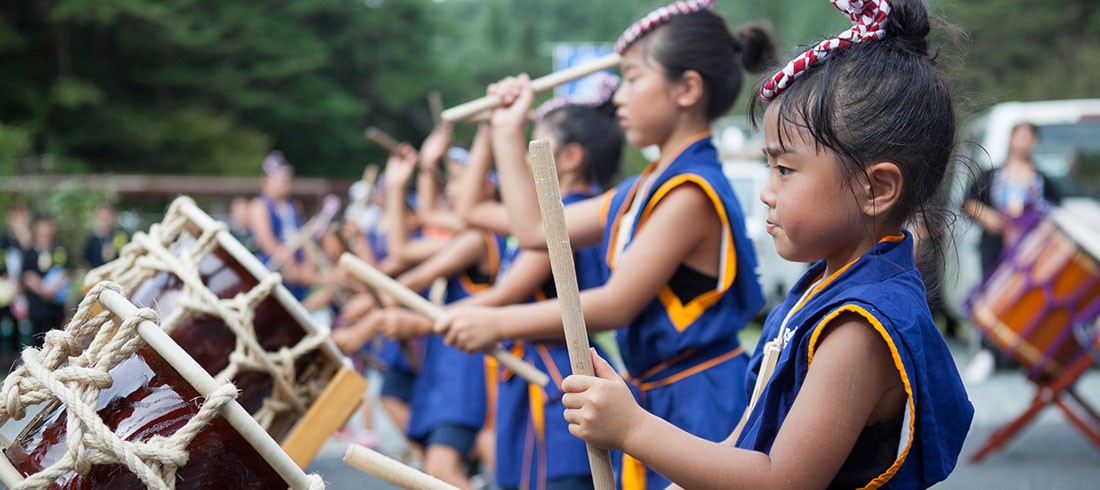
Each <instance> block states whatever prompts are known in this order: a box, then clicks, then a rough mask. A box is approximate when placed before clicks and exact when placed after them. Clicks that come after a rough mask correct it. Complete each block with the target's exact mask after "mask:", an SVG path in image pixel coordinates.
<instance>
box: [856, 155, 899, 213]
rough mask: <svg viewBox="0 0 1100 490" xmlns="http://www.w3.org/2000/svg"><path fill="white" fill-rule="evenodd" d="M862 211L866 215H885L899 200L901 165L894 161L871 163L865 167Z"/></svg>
mask: <svg viewBox="0 0 1100 490" xmlns="http://www.w3.org/2000/svg"><path fill="white" fill-rule="evenodd" d="M864 186H865V189H864V191H865V195H864V199H863V212H864V213H865V214H867V215H868V216H886V215H888V214H889V213H890V211H891V210H893V208H894V206H895V205H897V203H898V201H900V200H901V189H902V175H901V167H899V166H898V164H896V163H894V162H889V161H884V162H878V163H873V164H871V165H870V166H869V167H867V182H865V183H864Z"/></svg>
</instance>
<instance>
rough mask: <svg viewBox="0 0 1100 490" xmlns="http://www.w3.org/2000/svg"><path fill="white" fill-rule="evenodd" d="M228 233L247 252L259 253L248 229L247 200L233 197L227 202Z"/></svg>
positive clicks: (258, 248) (254, 239)
mask: <svg viewBox="0 0 1100 490" xmlns="http://www.w3.org/2000/svg"><path fill="white" fill-rule="evenodd" d="M229 233H230V234H232V235H233V238H236V239H237V241H238V242H241V245H244V247H245V248H246V249H248V251H249V252H252V253H253V254H256V253H257V252H259V250H260V247H259V245H257V244H256V238H255V237H253V236H252V230H249V229H248V198H246V197H234V198H233V200H232V201H230V202H229Z"/></svg>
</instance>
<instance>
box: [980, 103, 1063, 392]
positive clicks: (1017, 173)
mask: <svg viewBox="0 0 1100 490" xmlns="http://www.w3.org/2000/svg"><path fill="white" fill-rule="evenodd" d="M1038 143H1039V131H1038V128H1036V127H1035V125H1033V124H1030V123H1021V124H1017V125H1016V126H1015V127H1014V128H1012V134H1011V136H1010V137H1009V140H1008V157H1007V158H1006V159H1005V162H1004V165H1002V166H1000V167H996V168H992V169H989V170H986V171H985V172H983V173H982V174H981V176H979V177H978V180H977V181H976V182H974V183H973V184H972V185H971V186H970V190H969V191H968V192H967V198H966V201H965V202H964V203H963V211H964V212H965V213H966V214H967V215H969V216H970V217H971V218H973V219H974V220H975V221H977V222H978V224H980V225H981V227H982V239H981V256H982V257H981V258H982V275H983V276H985V277H988V276H989V274H990V273H992V271H993V270H994V269H995V268H996V267H997V264H998V263H999V262H1000V261H1001V256H1002V255H1003V254H1004V251H1005V250H1009V249H1011V247H1013V246H1014V245H1015V244H1016V242H1018V241H1019V240H1020V239H1021V238H1022V237H1023V236H1024V235H1026V234H1027V232H1028V231H1030V230H1031V229H1032V228H1033V227H1034V226H1035V225H1036V224H1038V222H1039V221H1040V220H1041V219H1042V217H1043V215H1045V214H1046V213H1047V211H1048V210H1049V208H1050V207H1051V206H1055V205H1057V204H1059V203H1060V202H1061V195H1060V194H1059V193H1058V189H1057V188H1055V186H1054V185H1053V184H1052V183H1051V181H1050V180H1049V179H1047V178H1046V177H1044V176H1043V174H1042V173H1041V172H1039V169H1038V168H1036V166H1035V160H1034V159H1033V158H1032V152H1034V151H1035V147H1036V145H1038ZM978 287H985V284H984V282H983V284H981V285H979V286H978ZM982 344H983V347H982V348H981V350H980V351H979V352H978V353H977V354H976V355H975V356H974V358H973V359H972V360H971V362H970V365H969V366H968V367H967V370H966V378H967V379H968V380H969V381H971V382H977V381H980V380H983V379H985V378H987V377H988V376H989V375H990V374H991V373H992V372H993V368H994V367H1007V366H1010V365H1012V362H1011V360H1010V359H1009V358H1008V356H1007V355H1005V354H1004V353H1003V352H1001V351H1000V350H997V349H995V348H993V346H992V345H991V344H990V342H989V341H988V340H987V339H984V338H983V339H982Z"/></svg>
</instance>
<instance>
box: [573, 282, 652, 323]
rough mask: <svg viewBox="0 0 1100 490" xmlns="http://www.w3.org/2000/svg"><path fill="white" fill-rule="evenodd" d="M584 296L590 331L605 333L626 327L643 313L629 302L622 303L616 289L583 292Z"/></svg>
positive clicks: (606, 287)
mask: <svg viewBox="0 0 1100 490" xmlns="http://www.w3.org/2000/svg"><path fill="white" fill-rule="evenodd" d="M582 294H583V295H582V297H581V300H582V303H583V308H584V311H585V315H584V317H585V322H586V323H587V324H588V327H589V329H590V330H596V331H604V330H613V329H617V328H620V327H624V326H626V325H627V324H629V323H630V322H632V321H633V320H634V318H635V317H637V316H638V312H640V311H641V308H640V307H636V306H635V305H634V304H632V303H630V302H629V301H622V298H623V297H622V296H621V295H616V294H615V291H614V289H612V288H609V287H608V285H604V286H600V287H598V288H596V289H590V290H588V291H582ZM616 298H619V299H616ZM643 306H644V305H643Z"/></svg>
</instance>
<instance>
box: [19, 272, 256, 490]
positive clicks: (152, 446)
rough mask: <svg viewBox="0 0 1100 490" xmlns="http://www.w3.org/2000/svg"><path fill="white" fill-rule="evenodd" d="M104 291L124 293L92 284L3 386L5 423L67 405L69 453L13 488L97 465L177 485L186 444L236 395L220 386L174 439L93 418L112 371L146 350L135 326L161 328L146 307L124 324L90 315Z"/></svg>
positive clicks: (104, 314) (153, 484) (157, 485)
mask: <svg viewBox="0 0 1100 490" xmlns="http://www.w3.org/2000/svg"><path fill="white" fill-rule="evenodd" d="M106 289H110V290H113V291H118V292H121V290H122V288H121V287H120V286H119V285H118V284H113V283H107V282H103V283H100V284H97V285H96V286H95V287H93V288H92V289H91V291H89V293H88V295H87V296H85V298H84V299H83V300H82V301H81V302H80V306H79V307H78V308H77V312H76V314H75V315H74V316H73V319H72V321H71V322H70V323H69V325H68V326H66V327H65V329H64V330H53V331H50V332H48V333H47V334H46V340H45V343H44V345H43V347H42V349H41V350H39V349H35V348H33V347H28V348H27V349H24V350H23V353H22V360H23V364H22V365H21V366H19V367H18V368H17V369H16V370H15V371H13V372H12V373H11V374H9V375H8V377H7V378H6V379H5V380H4V384H3V387H2V388H0V425H2V424H3V423H5V422H7V421H8V420H10V419H22V418H23V417H25V416H26V415H27V413H26V408H27V407H28V406H30V405H35V404H38V403H42V402H45V401H49V400H53V399H57V400H59V401H60V402H61V403H62V404H64V406H65V413H66V420H65V422H66V434H65V453H64V455H63V456H62V457H61V458H60V459H59V460H58V461H57V462H55V463H54V464H52V465H50V466H48V467H46V468H43V469H42V471H40V472H38V473H35V474H33V475H30V476H29V477H28V478H27V479H25V480H24V481H23V482H22V483H20V484H19V485H18V486H16V487H15V488H16V489H27V488H45V487H47V486H50V485H52V484H55V482H56V480H57V479H58V478H60V477H62V476H64V475H66V474H69V473H72V472H76V473H80V474H85V473H87V472H88V471H89V470H90V469H91V467H92V465H100V464H120V465H123V466H125V467H126V468H127V469H129V470H130V471H131V472H133V473H134V475H136V476H137V477H138V479H140V480H141V482H142V483H143V484H145V485H146V486H147V487H148V488H154V489H164V490H167V489H172V488H175V474H176V470H178V469H179V468H181V467H183V466H184V465H186V464H187V461H188V453H187V445H188V444H190V443H191V440H192V439H194V438H195V436H196V435H197V434H198V432H199V431H200V430H201V429H202V428H203V427H205V426H206V425H207V424H208V423H209V422H210V419H212V418H213V417H214V416H216V415H217V413H218V410H219V409H220V408H221V407H222V406H223V405H225V404H226V403H228V402H229V401H232V400H234V399H236V397H237V388H236V387H234V386H233V385H232V384H229V383H226V384H223V385H222V386H221V387H219V388H218V389H217V390H216V391H215V392H213V393H211V394H210V396H209V397H207V398H206V401H205V402H203V404H202V406H201V407H200V408H199V411H198V413H197V414H196V415H195V416H194V417H193V418H192V419H191V420H189V421H188V422H187V423H186V424H184V426H183V427H181V428H180V429H179V430H177V431H176V432H175V433H173V434H172V435H171V436H160V435H158V436H154V437H152V438H150V439H149V440H148V441H147V442H134V441H126V440H123V439H122V438H120V437H119V436H118V435H116V434H115V433H114V432H113V431H112V430H111V429H110V428H109V427H107V425H106V424H105V423H104V422H103V420H102V419H101V418H100V417H99V414H98V413H96V406H97V402H98V398H99V393H100V391H101V390H103V389H105V388H108V387H110V386H111V384H112V379H111V376H110V374H109V371H110V370H111V369H113V368H114V367H115V366H117V365H118V364H119V363H120V362H122V361H123V360H125V359H127V358H129V357H130V356H131V355H133V354H134V352H135V351H136V350H137V349H138V348H140V347H143V346H144V345H145V343H144V341H143V340H142V339H141V337H140V336H139V335H138V334H137V325H138V323H140V322H142V321H144V320H149V321H152V322H154V323H156V322H157V320H158V318H157V315H156V313H155V312H153V310H150V309H148V308H145V309H141V310H138V312H137V314H136V315H134V316H133V317H132V318H128V319H126V320H125V321H122V322H119V321H118V320H119V319H118V318H116V317H114V316H113V315H111V313H110V312H109V311H106V310H104V311H101V312H99V313H98V314H93V313H92V311H93V308H92V307H93V306H94V305H95V304H96V303H97V302H98V300H99V295H100V293H101V292H102V291H104V290H106ZM116 327H117V328H116ZM88 338H91V342H89V343H88V347H87V348H86V349H82V348H81V345H82V340H86V339H88Z"/></svg>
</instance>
